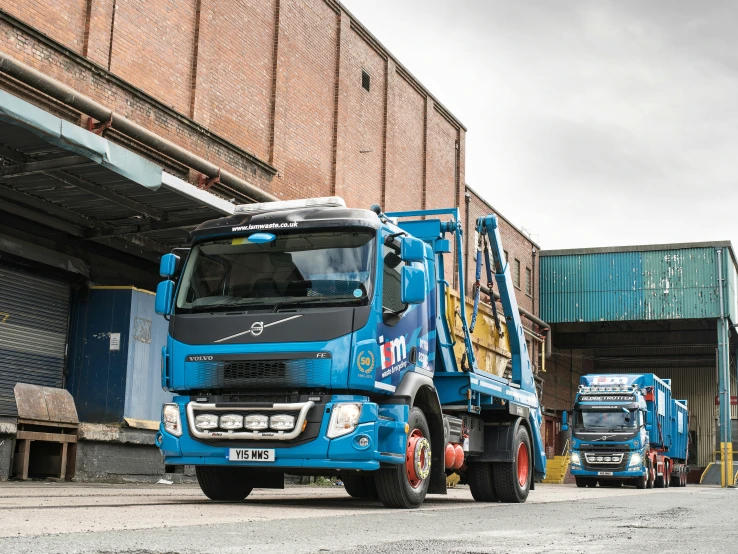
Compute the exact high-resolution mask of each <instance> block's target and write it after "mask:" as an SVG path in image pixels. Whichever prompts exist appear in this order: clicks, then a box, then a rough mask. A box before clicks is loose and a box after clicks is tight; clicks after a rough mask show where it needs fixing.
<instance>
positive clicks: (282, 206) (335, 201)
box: [233, 196, 346, 214]
mask: <svg viewBox="0 0 738 554" xmlns="http://www.w3.org/2000/svg"><path fill="white" fill-rule="evenodd" d="M345 207H346V202H344V201H343V198H341V197H340V196H324V197H322V198H306V199H305V200H280V201H278V202H261V203H259V204H240V205H238V206H236V207H235V208H234V210H233V213H236V214H248V213H255V212H276V211H281V210H295V209H300V208H345Z"/></svg>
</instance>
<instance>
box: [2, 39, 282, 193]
mask: <svg viewBox="0 0 738 554" xmlns="http://www.w3.org/2000/svg"><path fill="white" fill-rule="evenodd" d="M0 71H1V72H3V73H5V74H6V75H9V76H10V77H13V78H14V79H17V80H18V81H21V82H22V83H25V84H27V85H29V86H31V87H33V88H35V89H36V90H39V91H41V92H43V93H44V94H47V95H48V96H50V97H52V98H54V99H55V100H58V101H59V102H62V103H63V104H66V105H67V106H71V107H72V108H74V109H75V110H77V111H79V112H82V113H83V114H85V115H87V116H90V117H92V118H93V119H96V120H97V121H101V122H110V127H112V128H113V129H115V130H116V131H119V132H121V133H123V134H124V135H127V136H128V137H130V138H132V139H134V140H136V141H138V142H140V143H141V144H143V145H145V146H148V147H150V148H152V149H154V150H156V151H157V152H161V153H162V154H164V155H166V156H169V157H170V158H172V159H173V160H175V161H177V162H179V163H181V164H183V165H186V166H187V167H191V168H192V169H195V170H197V171H199V172H200V173H202V174H203V175H205V176H207V177H211V178H215V177H218V176H220V183H221V184H223V185H225V186H226V187H229V188H231V189H233V190H234V191H236V192H239V193H241V194H243V195H245V196H248V197H249V198H251V199H253V200H255V201H257V202H270V201H274V200H279V199H278V198H277V197H276V196H273V195H271V194H269V193H268V192H265V191H263V190H261V189H260V188H258V187H256V186H255V185H252V184H251V183H248V182H246V181H244V180H243V179H241V178H239V177H236V176H235V175H233V174H232V173H230V172H228V171H226V170H225V169H222V168H220V167H218V166H217V165H214V164H212V163H210V162H209V161H207V160H205V159H204V158H201V157H200V156H197V155H195V154H193V153H192V152H189V151H188V150H185V149H184V148H182V147H180V146H178V145H176V144H174V143H173V142H171V141H169V140H167V139H165V138H162V137H160V136H159V135H157V134H156V133H152V132H151V131H149V130H148V129H145V128H144V127H141V126H140V125H138V124H137V123H134V122H133V121H130V120H129V119H127V118H125V117H123V116H122V115H119V114H117V113H114V112H113V111H112V110H111V109H109V108H106V107H105V106H103V105H102V104H100V103H98V102H96V101H94V100H93V99H92V98H89V97H87V96H84V95H82V94H80V93H79V92H77V91H76V90H74V89H73V88H71V87H69V86H67V85H65V84H63V83H61V82H59V81H57V80H56V79H52V78H51V77H48V76H46V75H44V74H43V73H41V72H40V71H37V70H35V69H33V68H32V67H30V66H28V65H26V64H24V63H22V62H19V61H18V60H16V59H15V58H13V57H12V56H9V55H8V54H6V53H5V52H0Z"/></svg>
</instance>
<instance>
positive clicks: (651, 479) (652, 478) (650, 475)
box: [646, 463, 656, 489]
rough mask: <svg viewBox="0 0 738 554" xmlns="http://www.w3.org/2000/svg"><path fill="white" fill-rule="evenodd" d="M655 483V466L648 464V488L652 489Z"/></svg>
mask: <svg viewBox="0 0 738 554" xmlns="http://www.w3.org/2000/svg"><path fill="white" fill-rule="evenodd" d="M654 481H656V472H655V470H654V469H653V464H651V463H649V464H648V481H647V482H646V488H647V489H652V488H653V484H654Z"/></svg>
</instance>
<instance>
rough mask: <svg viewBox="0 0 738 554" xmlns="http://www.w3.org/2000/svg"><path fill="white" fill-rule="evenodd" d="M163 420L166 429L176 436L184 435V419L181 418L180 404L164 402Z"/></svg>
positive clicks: (162, 409) (162, 408)
mask: <svg viewBox="0 0 738 554" xmlns="http://www.w3.org/2000/svg"><path fill="white" fill-rule="evenodd" d="M161 420H162V421H163V422H164V429H166V430H167V432H169V433H171V434H172V435H174V436H175V437H179V436H181V435H182V421H181V420H180V419H179V405H178V404H164V405H163V406H162V407H161Z"/></svg>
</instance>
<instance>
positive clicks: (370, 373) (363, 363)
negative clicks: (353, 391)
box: [356, 349, 375, 378]
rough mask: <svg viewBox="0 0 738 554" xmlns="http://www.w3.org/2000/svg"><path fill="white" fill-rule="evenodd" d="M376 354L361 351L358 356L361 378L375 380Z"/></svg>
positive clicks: (357, 365)
mask: <svg viewBox="0 0 738 554" xmlns="http://www.w3.org/2000/svg"><path fill="white" fill-rule="evenodd" d="M374 363H375V360H374V352H372V351H371V350H368V349H367V350H361V351H360V352H359V354H358V356H356V367H357V368H358V369H359V377H366V378H374Z"/></svg>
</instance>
